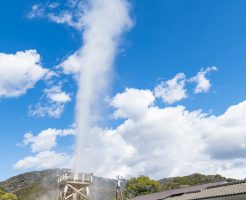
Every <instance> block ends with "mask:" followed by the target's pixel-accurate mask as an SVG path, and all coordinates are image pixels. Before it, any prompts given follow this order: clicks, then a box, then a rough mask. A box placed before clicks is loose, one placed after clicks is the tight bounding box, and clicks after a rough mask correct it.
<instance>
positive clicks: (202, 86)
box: [189, 67, 217, 94]
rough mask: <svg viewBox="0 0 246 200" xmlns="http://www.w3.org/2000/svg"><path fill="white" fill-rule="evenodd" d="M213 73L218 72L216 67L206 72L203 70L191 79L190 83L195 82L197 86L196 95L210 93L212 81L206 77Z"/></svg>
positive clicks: (207, 69) (209, 68)
mask: <svg viewBox="0 0 246 200" xmlns="http://www.w3.org/2000/svg"><path fill="white" fill-rule="evenodd" d="M212 71H217V68H216V67H208V68H206V69H205V70H201V71H200V72H198V74H197V75H196V76H195V77H193V78H191V79H190V80H189V81H190V82H195V83H196V84H197V86H196V88H195V90H194V92H195V93H196V94H198V93H203V92H205V93H206V92H208V91H209V89H210V88H211V83H210V80H209V79H207V77H206V75H207V74H208V73H210V72H212Z"/></svg>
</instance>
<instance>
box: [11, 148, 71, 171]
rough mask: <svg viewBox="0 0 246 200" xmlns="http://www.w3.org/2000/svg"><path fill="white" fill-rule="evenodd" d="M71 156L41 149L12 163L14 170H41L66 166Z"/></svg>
mask: <svg viewBox="0 0 246 200" xmlns="http://www.w3.org/2000/svg"><path fill="white" fill-rule="evenodd" d="M70 160H71V157H70V156H68V155H67V154H62V153H56V152H54V151H43V152H40V153H38V154H36V155H34V156H28V157H26V158H24V159H23V160H20V161H18V162H17V163H16V164H15V165H14V169H15V170H29V169H33V170H41V169H51V168H58V167H61V168H62V167H64V166H67V164H68V163H69V162H70Z"/></svg>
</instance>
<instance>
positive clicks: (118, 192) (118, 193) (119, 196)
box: [115, 176, 126, 200]
mask: <svg viewBox="0 0 246 200" xmlns="http://www.w3.org/2000/svg"><path fill="white" fill-rule="evenodd" d="M125 180H126V179H125V178H124V177H122V176H117V184H116V194H115V195H116V196H115V198H116V200H123V193H122V189H121V183H122V182H123V181H125Z"/></svg>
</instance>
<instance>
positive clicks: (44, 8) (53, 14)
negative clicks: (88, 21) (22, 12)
mask: <svg viewBox="0 0 246 200" xmlns="http://www.w3.org/2000/svg"><path fill="white" fill-rule="evenodd" d="M59 6H60V3H58V2H53V3H46V4H41V3H39V4H34V5H33V6H32V8H31V10H30V12H29V13H28V14H27V17H28V18H30V19H32V18H45V19H48V20H49V21H51V22H55V23H57V24H66V25H68V26H70V27H73V28H75V29H78V30H81V29H82V27H83V13H82V12H81V11H82V10H83V9H84V7H85V6H86V3H85V2H84V1H70V0H68V1H67V3H65V4H64V6H65V9H64V10H61V11H59V9H58V8H59Z"/></svg>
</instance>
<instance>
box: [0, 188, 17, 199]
mask: <svg viewBox="0 0 246 200" xmlns="http://www.w3.org/2000/svg"><path fill="white" fill-rule="evenodd" d="M0 199H1V200H17V196H16V195H14V194H11V193H7V192H5V191H4V190H3V189H1V188H0Z"/></svg>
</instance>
